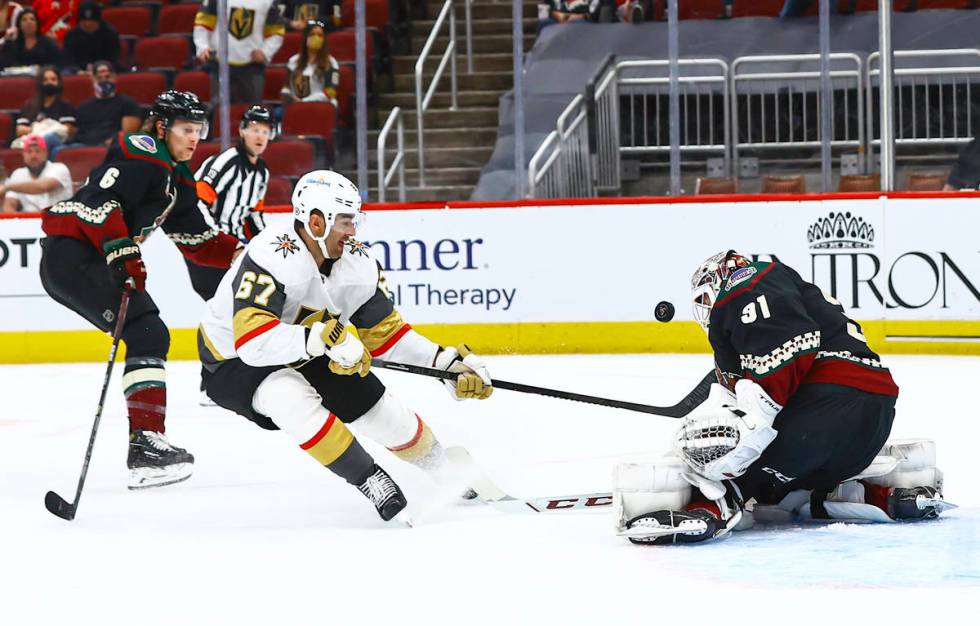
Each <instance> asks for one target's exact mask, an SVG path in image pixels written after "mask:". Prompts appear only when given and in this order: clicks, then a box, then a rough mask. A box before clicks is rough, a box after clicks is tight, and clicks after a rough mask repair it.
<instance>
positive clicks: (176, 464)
mask: <svg viewBox="0 0 980 626" xmlns="http://www.w3.org/2000/svg"><path fill="white" fill-rule="evenodd" d="M126 465H127V466H128V467H129V488H130V489H147V488H149V487H162V486H164V485H172V484H174V483H179V482H181V481H184V480H187V479H188V478H190V477H191V472H192V471H193V469H194V467H193V466H194V455H193V454H191V453H189V452H188V451H187V450H185V449H183V448H178V447H176V446H174V445H172V444H171V443H170V442H169V441H168V440H167V437H166V435H164V434H163V433H158V432H154V431H152V430H137V431H135V432H133V433H131V434H130V436H129V456H128V458H127V459H126Z"/></svg>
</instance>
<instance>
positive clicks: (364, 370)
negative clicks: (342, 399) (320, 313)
mask: <svg viewBox="0 0 980 626" xmlns="http://www.w3.org/2000/svg"><path fill="white" fill-rule="evenodd" d="M306 352H307V353H308V354H309V355H310V356H311V357H318V356H324V355H326V357H327V358H328V359H330V364H329V366H328V367H329V368H330V371H331V372H333V373H334V374H340V375H341V376H350V375H351V374H358V375H359V376H360V377H361V378H364V377H365V376H367V375H368V372H369V371H370V369H371V353H370V352H368V350H367V348H365V347H364V344H362V343H361V340H360V339H358V338H357V336H356V335H355V334H354V333H352V332H349V331H348V330H347V328H346V327H345V326H344V325H343V324H341V322H340V320H338V319H331V320H327V322H326V323H324V322H314V324H313V326H312V327H311V328H310V334H309V336H308V337H307V338H306Z"/></svg>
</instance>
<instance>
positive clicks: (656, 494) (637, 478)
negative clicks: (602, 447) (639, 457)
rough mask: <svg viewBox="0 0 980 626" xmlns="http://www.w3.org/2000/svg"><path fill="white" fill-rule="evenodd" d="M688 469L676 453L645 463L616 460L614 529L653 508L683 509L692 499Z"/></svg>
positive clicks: (620, 527)
mask: <svg viewBox="0 0 980 626" xmlns="http://www.w3.org/2000/svg"><path fill="white" fill-rule="evenodd" d="M689 471H690V468H688V467H687V465H685V464H684V462H683V461H682V460H681V459H679V458H677V457H675V456H664V457H661V458H658V459H656V460H654V461H652V462H647V463H619V464H617V465H616V466H615V467H614V468H613V481H612V483H613V485H612V486H613V507H614V510H615V516H616V522H617V528H618V529H623V528H625V527H626V522H628V521H629V520H631V519H633V518H634V517H636V516H638V515H643V514H645V513H651V512H653V511H683V510H684V509H685V508H686V507H687V505H688V504H690V502H691V495H692V487H691V483H690V482H688V481H687V480H685V478H684V476H683V475H684V473H685V472H689Z"/></svg>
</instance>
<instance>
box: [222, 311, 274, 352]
mask: <svg viewBox="0 0 980 626" xmlns="http://www.w3.org/2000/svg"><path fill="white" fill-rule="evenodd" d="M275 321H279V318H278V317H276V316H275V315H274V314H273V313H272V312H270V311H266V310H265V309H259V308H256V307H254V306H250V307H245V308H244V309H240V310H238V311H235V316H234V317H233V318H232V328H233V330H234V332H235V345H238V343H239V340H240V339H241V338H242V337H245V336H246V335H248V334H249V333H251V332H253V331H255V330H257V329H258V328H259V327H261V326H265V325H266V324H268V323H270V322H275Z"/></svg>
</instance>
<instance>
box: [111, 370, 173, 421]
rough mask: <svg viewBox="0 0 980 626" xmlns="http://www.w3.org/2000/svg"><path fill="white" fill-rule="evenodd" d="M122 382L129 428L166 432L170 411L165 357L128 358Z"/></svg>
mask: <svg viewBox="0 0 980 626" xmlns="http://www.w3.org/2000/svg"><path fill="white" fill-rule="evenodd" d="M122 384H123V395H125V396H126V408H127V409H128V411H129V432H134V431H137V430H152V431H155V432H158V433H162V432H164V418H165V417H166V413H167V382H166V370H165V369H164V360H163V359H158V358H155V357H132V358H128V359H126V368H125V370H123V377H122Z"/></svg>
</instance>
